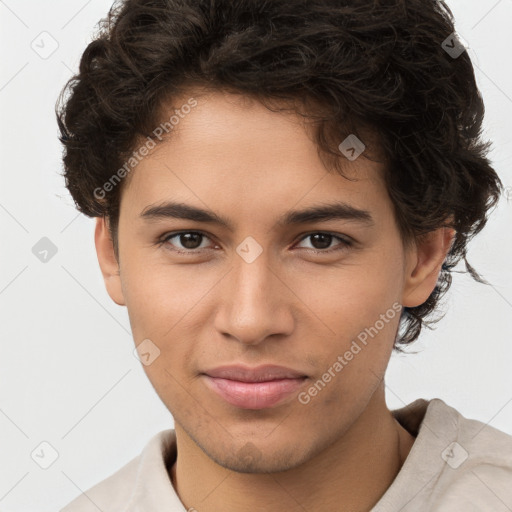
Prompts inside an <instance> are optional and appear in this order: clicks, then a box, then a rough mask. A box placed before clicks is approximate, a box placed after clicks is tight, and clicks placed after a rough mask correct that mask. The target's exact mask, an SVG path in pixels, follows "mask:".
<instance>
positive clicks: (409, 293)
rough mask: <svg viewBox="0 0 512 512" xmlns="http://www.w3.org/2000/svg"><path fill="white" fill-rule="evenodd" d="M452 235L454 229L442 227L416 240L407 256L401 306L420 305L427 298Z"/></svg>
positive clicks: (448, 249)
mask: <svg viewBox="0 0 512 512" xmlns="http://www.w3.org/2000/svg"><path fill="white" fill-rule="evenodd" d="M454 236H455V230H454V229H452V228H444V227H443V228H438V229H436V230H434V231H431V232H430V233H427V234H425V235H423V236H422V237H421V238H420V239H419V240H418V241H417V242H416V247H415V248H414V249H413V250H411V251H410V252H409V254H408V257H407V263H406V264H407V274H406V276H405V283H404V290H403V295H402V304H403V306H405V307H409V308H412V307H416V306H420V305H421V304H423V303H424V302H425V301H426V300H427V299H428V297H429V296H430V294H431V293H432V291H433V290H434V288H435V286H436V283H437V280H438V278H439V274H440V272H441V267H442V265H443V263H444V260H445V259H446V256H447V254H448V252H449V251H450V248H451V245H452V242H453V238H454Z"/></svg>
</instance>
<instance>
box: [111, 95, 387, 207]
mask: <svg viewBox="0 0 512 512" xmlns="http://www.w3.org/2000/svg"><path fill="white" fill-rule="evenodd" d="M191 100H192V101H191ZM194 104H195V106H193V107H191V108H183V109H181V111H178V112H176V110H180V105H194ZM173 114H176V115H175V117H174V123H175V124H174V125H173V127H172V129H171V130H170V132H169V135H168V136H167V137H166V138H165V139H164V140H163V141H162V142H160V143H159V144H158V145H157V146H156V148H155V149H154V150H152V151H151V152H150V153H149V155H148V156H146V157H144V158H143V159H142V160H141V161H140V162H139V163H138V165H137V166H136V167H135V168H134V170H133V171H132V174H131V176H130V183H129V186H127V190H125V191H124V192H123V198H122V203H121V204H122V208H123V203H125V206H126V203H127V201H125V200H124V199H125V196H126V198H129V204H130V205H131V206H132V207H133V208H136V209H138V211H139V213H140V211H141V210H142V209H143V208H144V207H145V206H147V205H148V204H150V203H155V202H158V201H165V200H168V199H169V198H173V199H175V200H183V201H185V200H190V199H193V200H194V202H195V203H196V204H197V203H198V201H199V202H203V203H204V204H211V203H212V202H214V203H215V204H216V205H218V206H220V205H222V204H224V205H229V207H230V208H233V207H236V208H237V209H238V211H239V212H240V213H242V212H244V211H246V212H249V211H252V212H254V211H255V210H254V207H256V206H258V209H257V210H262V209H271V210H275V209H276V207H278V206H280V205H281V206H282V207H283V208H286V207H288V208H291V207H292V206H293V205H294V204H295V203H297V202H299V201H301V202H302V203H307V202H313V201H318V200H325V199H326V198H330V199H331V198H338V199H342V200H344V201H347V200H350V202H351V203H352V204H353V205H354V206H356V207H357V204H358V203H364V205H365V207H366V206H367V205H368V202H372V203H374V204H375V205H377V203H378V202H379V201H381V202H382V201H386V197H383V196H387V193H386V190H385V186H384V181H383V171H384V166H383V164H380V163H376V162H373V161H371V160H368V159H366V158H364V157H359V158H358V159H357V160H355V161H353V162H351V161H349V160H348V159H346V158H345V157H344V156H343V155H342V154H341V153H340V159H341V163H342V168H343V173H344V174H345V176H346V177H343V176H341V175H339V173H337V172H336V171H334V170H328V169H327V168H326V166H325V163H324V161H323V160H322V159H321V158H320V155H319V152H318V148H317V145H316V144H315V142H314V141H313V131H312V130H313V127H312V125H311V124H308V123H307V122H305V120H304V118H303V117H302V116H300V115H298V114H297V113H295V112H294V111H293V110H290V111H285V112H282V111H281V112H272V111H271V110H269V109H268V108H267V107H266V106H265V105H263V104H261V103H260V102H258V101H257V100H255V99H254V98H250V97H247V96H243V95H239V94H231V93H227V92H223V91H214V92H209V93H207V94H197V95H195V96H194V95H193V94H191V95H183V96H181V97H179V98H175V99H174V100H173V103H172V106H167V107H164V108H162V119H164V120H165V119H167V120H169V119H170V118H171V116H173ZM340 142H341V141H340ZM346 178H349V179H346ZM135 192H136V193H135ZM379 196H380V199H379ZM257 210H256V211H257Z"/></svg>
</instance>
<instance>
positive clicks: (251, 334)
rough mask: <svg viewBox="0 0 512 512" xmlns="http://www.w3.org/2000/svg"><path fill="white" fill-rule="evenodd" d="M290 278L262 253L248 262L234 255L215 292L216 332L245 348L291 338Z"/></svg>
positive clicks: (292, 295) (292, 318)
mask: <svg viewBox="0 0 512 512" xmlns="http://www.w3.org/2000/svg"><path fill="white" fill-rule="evenodd" d="M289 279H290V277H289V276H288V278H287V276H286V275H285V274H283V271H282V270H280V269H279V268H278V266H277V265H276V264H275V263H272V262H269V258H267V256H266V253H265V251H264V252H263V253H261V254H260V255H259V256H258V257H257V258H256V259H255V260H254V261H252V262H250V263H249V262H248V261H246V260H244V259H243V258H242V257H240V256H239V255H238V254H235V255H234V257H233V268H232V270H231V271H230V272H229V273H228V275H227V276H226V277H225V279H224V280H223V285H222V286H221V287H220V288H219V290H218V293H219V295H218V304H219V305H218V308H217V309H216V317H215V328H216V329H217V332H219V333H221V334H223V335H224V336H226V337H229V338H231V339H234V340H237V341H238V342H240V343H244V344H246V345H258V344H260V343H262V342H263V341H264V340H266V339H267V338H268V337H270V336H272V335H273V336H274V339H275V338H279V337H280V336H283V337H284V336H286V335H290V334H291V332H292V331H293V328H294V316H293V307H294V306H293V303H294V297H295V296H294V294H293V292H292V290H291V289H290V287H289V284H288V282H287V281H289Z"/></svg>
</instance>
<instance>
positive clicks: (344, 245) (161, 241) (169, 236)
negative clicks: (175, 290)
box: [157, 231, 353, 254]
mask: <svg viewBox="0 0 512 512" xmlns="http://www.w3.org/2000/svg"><path fill="white" fill-rule="evenodd" d="M188 234H198V235H201V236H203V237H206V238H210V236H209V235H208V234H206V233H205V232H203V231H176V232H173V233H166V234H165V235H164V236H163V237H162V238H160V239H159V240H158V242H157V245H158V246H159V247H160V246H163V245H164V244H167V243H168V242H169V240H171V239H172V238H176V237H177V236H179V235H188ZM319 234H321V235H329V236H332V237H333V238H336V239H337V240H338V241H340V242H341V247H335V248H332V249H325V250H322V249H306V250H308V251H309V252H313V253H316V254H330V253H332V252H336V251H343V250H346V249H348V248H350V247H352V245H353V242H352V240H350V239H348V238H344V237H341V236H339V235H337V234H335V233H331V232H329V231H312V232H310V233H306V234H304V235H303V236H302V238H300V239H299V241H298V242H302V240H304V239H306V238H308V237H310V236H312V235H319ZM169 250H171V251H173V252H177V253H178V254H198V253H199V252H200V251H201V249H189V250H179V249H174V248H173V249H169Z"/></svg>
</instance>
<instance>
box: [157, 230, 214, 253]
mask: <svg viewBox="0 0 512 512" xmlns="http://www.w3.org/2000/svg"><path fill="white" fill-rule="evenodd" d="M205 238H209V237H208V236H207V235H206V234H204V233H201V232H200V231H180V232H178V233H169V234H168V235H165V236H164V238H162V240H161V244H165V245H168V246H170V248H171V250H175V251H176V252H182V253H185V252H190V253H193V252H198V250H199V249H205V248H207V247H204V246H203V247H201V242H202V241H203V240H204V239H205ZM173 239H174V240H175V241H174V242H172V243H171V240H173Z"/></svg>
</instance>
